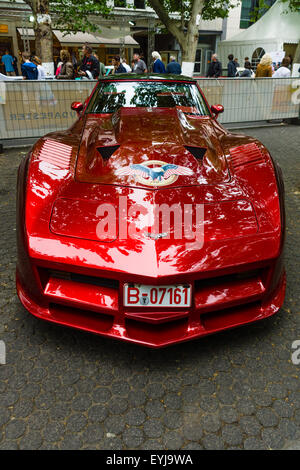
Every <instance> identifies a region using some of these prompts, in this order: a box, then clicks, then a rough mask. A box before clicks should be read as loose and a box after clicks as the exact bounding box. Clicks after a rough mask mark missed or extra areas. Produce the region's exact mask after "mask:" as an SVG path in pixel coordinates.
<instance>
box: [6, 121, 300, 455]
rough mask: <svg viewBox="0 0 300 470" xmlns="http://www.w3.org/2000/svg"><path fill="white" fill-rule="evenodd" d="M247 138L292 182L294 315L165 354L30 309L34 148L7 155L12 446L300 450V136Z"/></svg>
mask: <svg viewBox="0 0 300 470" xmlns="http://www.w3.org/2000/svg"><path fill="white" fill-rule="evenodd" d="M248 133H249V134H251V135H253V136H255V137H258V138H259V139H261V140H262V142H264V143H265V144H266V145H267V146H268V148H269V149H270V150H271V153H272V154H273V156H274V157H275V158H276V159H277V160H278V161H279V163H280V164H281V167H282V169H283V173H284V177H285V184H286V208H287V246H286V267H287V273H288V286H287V294H286V300H285V303H284V306H283V308H282V309H281V311H280V312H279V313H278V314H277V315H275V316H274V317H272V318H271V319H268V320H265V321H263V322H260V323H257V324H255V325H252V326H246V327H243V328H239V329H236V330H232V331H229V332H225V333H221V334H218V335H215V336H210V337H206V338H204V339H199V340H196V341H193V342H190V343H186V344H181V345H177V346H173V347H170V348H169V349H162V350H149V349H143V348H141V347H138V346H135V345H130V344H125V343H120V342H117V341H113V340H109V339H103V338H101V337H98V336H94V335H90V334H86V333H82V332H79V331H74V330H72V329H65V328H62V327H59V326H54V325H50V324H47V323H44V322H42V321H39V320H37V319H35V318H34V317H32V316H30V315H29V314H28V313H27V312H26V311H25V309H24V308H23V307H22V306H21V305H20V303H19V301H18V299H17V297H16V294H15V281H14V271H15V214H14V212H15V180H16V173H17V167H18V163H19V161H20V159H21V157H22V153H23V154H24V153H25V151H20V150H18V151H17V150H15V151H13V150H10V151H7V152H5V154H3V155H1V156H0V171H1V183H0V210H1V226H0V230H1V245H0V254H1V258H0V262H1V265H0V283H1V297H0V308H1V311H0V312H1V313H0V314H1V317H0V339H2V340H4V341H5V343H6V345H7V364H6V365H0V448H1V449H17V448H19V449H136V448H138V449H153V450H154V449H176V450H177V449H203V448H204V449H230V448H237V449H270V448H272V449H281V448H288V447H291V448H297V446H298V448H299V442H300V379H299V372H300V366H296V365H293V364H292V362H291V352H292V349H291V344H292V342H293V341H294V340H296V339H300V310H299V304H300V303H299V293H300V288H299V284H298V279H297V276H298V272H299V245H300V231H299V225H298V226H297V222H298V220H299V194H300V175H299V148H300V129H299V127H296V126H289V127H273V128H264V129H251V130H250V131H249V132H248ZM297 165H298V171H296V166H297ZM297 210H298V212H297ZM297 218H298V220H297Z"/></svg>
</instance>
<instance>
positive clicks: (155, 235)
mask: <svg viewBox="0 0 300 470" xmlns="http://www.w3.org/2000/svg"><path fill="white" fill-rule="evenodd" d="M144 235H145V237H147V238H152V240H159V239H160V238H165V237H167V236H168V234H167V232H162V233H149V232H144Z"/></svg>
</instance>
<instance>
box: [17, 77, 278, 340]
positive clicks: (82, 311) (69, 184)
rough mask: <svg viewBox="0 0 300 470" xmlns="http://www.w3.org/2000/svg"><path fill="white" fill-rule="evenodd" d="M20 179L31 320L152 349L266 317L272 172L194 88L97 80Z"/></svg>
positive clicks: (273, 271)
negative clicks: (73, 118) (71, 119)
mask: <svg viewBox="0 0 300 470" xmlns="http://www.w3.org/2000/svg"><path fill="white" fill-rule="evenodd" d="M72 109H75V110H76V111H77V113H78V119H77V121H76V122H75V124H74V125H73V126H72V127H71V128H70V129H68V130H66V131H63V132H52V133H50V134H47V135H46V136H45V137H43V138H41V139H39V140H38V141H37V142H36V144H35V145H34V146H33V148H32V149H31V151H30V152H29V154H28V155H27V157H26V158H24V160H23V161H22V163H21V165H20V168H19V173H18V206H17V222H18V229H17V230H18V263H17V275H16V278H17V291H18V295H19V298H20V300H21V302H22V304H23V305H24V306H25V308H26V309H27V310H29V312H30V313H32V314H33V315H35V316H36V317H38V318H41V319H44V320H48V321H50V322H53V323H58V324H61V325H67V326H71V327H74V328H78V329H82V330H86V331H90V332H93V333H98V334H100V335H104V336H109V337H112V338H118V339H123V340H126V341H130V342H134V343H139V344H142V345H146V346H151V347H161V346H166V345H169V344H172V343H176V342H181V341H186V340H190V339H193V338H197V337H200V336H204V335H207V334H211V333H215V332H217V331H220V330H225V329H227V328H232V327H236V326H239V325H243V324H246V323H251V322H254V321H256V320H260V319H263V318H266V317H269V316H270V315H273V314H274V313H276V312H277V311H278V309H279V308H280V307H281V305H282V302H283V299H284V292H285V283H286V281H285V271H284V266H283V242H284V231H285V218H284V201H283V198H284V189H283V182H282V176H281V171H280V169H279V167H278V166H277V164H276V163H275V162H274V161H273V160H272V158H271V156H270V154H269V152H268V150H267V149H266V148H265V147H264V145H263V144H262V143H261V142H259V141H258V140H256V139H254V138H251V137H246V136H244V135H238V134H231V133H229V132H228V131H227V130H226V129H224V128H223V127H222V126H221V125H220V124H219V123H218V121H217V116H218V113H220V112H222V111H223V107H222V106H220V105H215V106H212V107H209V106H208V104H207V101H206V100H205V97H204V95H203V93H202V91H201V89H200V88H199V86H198V85H197V82H196V81H195V80H193V79H190V78H186V77H183V76H172V75H151V74H145V75H143V76H141V75H134V74H130V75H128V74H126V75H125V74H124V75H115V76H108V77H105V78H103V79H101V80H99V82H98V83H97V85H96V87H95V88H94V90H93V92H92V94H91V96H90V98H89V99H88V100H87V101H86V102H85V104H84V105H83V104H81V103H78V102H75V103H73V104H72Z"/></svg>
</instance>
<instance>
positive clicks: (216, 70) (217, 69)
mask: <svg viewBox="0 0 300 470" xmlns="http://www.w3.org/2000/svg"><path fill="white" fill-rule="evenodd" d="M239 68H240V64H239V62H238V59H237V58H234V56H233V54H229V56H228V64H227V76H228V77H231V78H235V77H239V78H244V77H245V78H255V77H273V78H288V77H290V76H291V68H292V58H291V57H290V56H288V57H287V56H286V57H284V58H283V59H282V61H281V63H277V64H276V63H274V62H273V59H272V57H271V55H270V54H264V55H263V56H262V58H261V59H260V62H259V64H258V65H257V67H256V71H255V72H254V70H253V67H252V65H251V62H250V60H249V57H245V59H244V67H241V69H242V70H240V69H239ZM221 75H222V64H221V62H220V61H219V60H218V56H217V54H213V55H212V58H211V63H210V64H209V67H208V71H207V74H206V76H207V77H209V78H219V77H220V76H221Z"/></svg>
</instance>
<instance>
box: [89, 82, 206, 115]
mask: <svg viewBox="0 0 300 470" xmlns="http://www.w3.org/2000/svg"><path fill="white" fill-rule="evenodd" d="M175 106H178V107H180V108H181V109H182V111H183V112H186V113H188V114H198V115H201V116H207V115H209V111H208V108H207V105H206V103H205V101H204V99H203V97H202V95H201V93H200V91H199V90H198V88H197V86H196V85H195V84H192V83H191V84H190V83H183V82H174V83H173V82H169V83H166V82H159V81H157V82H144V81H140V82H125V81H120V82H117V81H113V82H107V83H101V84H100V85H99V87H98V88H97V90H96V91H95V93H94V95H93V97H92V99H91V101H90V102H89V104H88V107H87V110H86V112H87V113H96V114H97V113H114V112H115V111H117V110H118V109H119V108H121V107H130V108H132V107H142V108H145V107H151V108H174V107H175Z"/></svg>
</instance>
